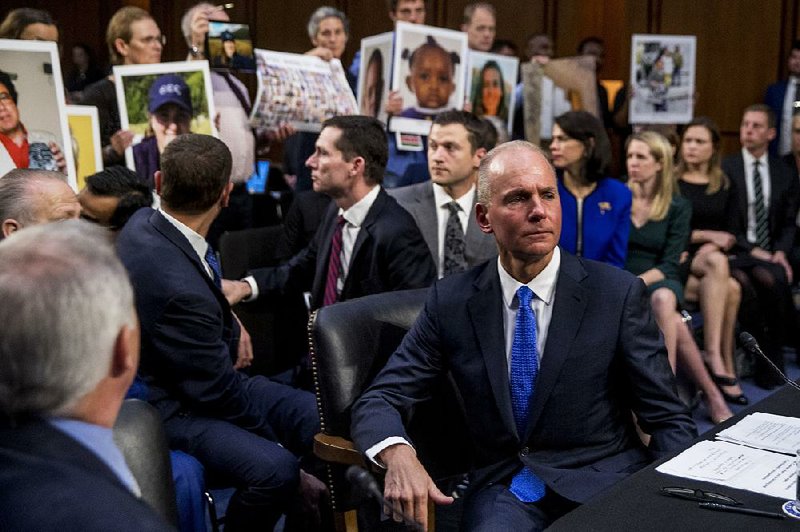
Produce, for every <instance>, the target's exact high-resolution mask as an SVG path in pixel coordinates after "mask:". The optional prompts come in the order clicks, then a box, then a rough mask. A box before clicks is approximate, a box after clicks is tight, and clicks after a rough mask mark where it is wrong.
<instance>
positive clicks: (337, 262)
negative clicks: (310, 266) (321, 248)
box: [322, 215, 345, 307]
mask: <svg viewBox="0 0 800 532" xmlns="http://www.w3.org/2000/svg"><path fill="white" fill-rule="evenodd" d="M344 223H345V219H344V216H341V215H340V216H339V217H338V218H337V219H336V228H335V229H334V230H333V238H331V254H330V256H329V258H328V277H327V278H326V279H325V297H324V298H323V300H322V306H323V307H325V306H328V305H332V304H334V303H336V301H337V300H338V299H339V290H338V286H337V285H338V283H339V276H340V275H341V273H342V228H343V227H344Z"/></svg>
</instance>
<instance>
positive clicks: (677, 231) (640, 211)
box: [625, 131, 733, 431]
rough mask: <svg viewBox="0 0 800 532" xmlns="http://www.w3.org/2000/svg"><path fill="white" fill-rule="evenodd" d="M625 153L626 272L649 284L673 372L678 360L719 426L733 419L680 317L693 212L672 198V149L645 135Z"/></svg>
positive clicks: (649, 133) (637, 136) (638, 136)
mask: <svg viewBox="0 0 800 532" xmlns="http://www.w3.org/2000/svg"><path fill="white" fill-rule="evenodd" d="M627 153H628V157H627V167H628V186H629V187H630V189H631V191H632V193H633V203H632V206H631V219H630V224H631V228H630V236H629V239H628V257H627V260H626V262H625V269H626V270H628V271H629V272H631V273H633V274H635V275H638V276H639V277H640V278H641V279H642V281H644V283H645V284H646V285H647V294H648V296H649V298H650V304H651V306H652V307H653V314H654V315H655V318H656V322H657V323H658V326H659V328H660V329H661V332H662V333H663V334H664V342H665V343H666V346H667V355H668V356H669V361H670V365H671V366H672V369H673V371H675V368H676V364H677V360H678V358H679V357H680V367H681V369H683V370H684V371H685V372H686V373H687V374H688V376H689V378H691V379H692V380H693V381H694V382H695V384H696V385H697V386H698V387H699V388H700V389H701V390H702V391H703V394H704V399H705V401H706V405H707V407H708V413H709V416H710V417H711V420H712V421H713V422H714V423H720V422H722V421H724V420H726V419H728V418H729V417H731V416H732V415H733V414H732V413H731V411H730V409H729V408H728V406H727V405H726V404H725V399H724V398H723V397H722V394H721V393H720V391H719V389H718V388H717V387H716V386H715V385H714V382H713V381H712V380H711V377H710V376H709V374H708V371H707V370H706V368H705V366H704V365H703V360H702V358H701V356H700V351H699V350H698V349H697V345H696V344H695V342H694V338H693V337H692V335H691V331H690V330H689V328H688V327H687V326H686V324H685V323H684V322H683V319H682V316H681V314H680V313H679V312H678V308H679V305H680V304H682V303H683V281H682V280H681V278H680V273H679V262H680V256H681V254H682V253H683V252H684V251H685V250H686V246H687V244H688V242H689V233H690V230H689V219H690V218H691V215H692V207H691V204H690V203H689V202H688V201H687V200H685V199H683V198H681V197H680V196H678V195H676V194H675V193H674V192H675V179H674V178H673V177H672V153H673V152H672V148H671V146H670V144H669V142H668V141H667V139H665V138H664V137H663V136H662V135H659V134H658V133H655V132H653V131H645V132H643V133H637V134H635V135H633V136H632V137H631V138H630V139H629V141H628V147H627ZM642 428H644V427H642ZM645 431H646V429H645Z"/></svg>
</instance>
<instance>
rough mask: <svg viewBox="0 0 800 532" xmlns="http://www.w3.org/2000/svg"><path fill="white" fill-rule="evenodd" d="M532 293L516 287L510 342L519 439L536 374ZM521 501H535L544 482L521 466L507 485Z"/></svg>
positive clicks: (525, 421)
mask: <svg viewBox="0 0 800 532" xmlns="http://www.w3.org/2000/svg"><path fill="white" fill-rule="evenodd" d="M532 298H533V292H532V291H531V289H530V288H528V287H527V286H524V285H523V286H520V287H519V290H517V299H518V300H519V310H517V320H516V324H515V327H514V341H513V343H512V344H511V408H512V410H513V411H514V421H515V422H516V424H517V433H518V434H519V438H520V440H522V438H524V437H525V431H526V428H527V426H528V415H529V414H530V405H531V400H532V398H533V390H534V387H535V385H536V376H537V375H538V374H539V357H538V354H537V350H536V316H535V315H534V313H533V309H532V308H531V299H532ZM508 489H509V490H510V491H511V493H513V494H514V495H515V496H516V497H517V498H518V499H519V500H520V501H522V502H535V501H538V500H539V499H541V498H542V497H544V489H545V486H544V483H543V482H542V481H541V479H540V478H539V477H537V476H536V475H535V474H534V473H533V471H531V470H530V469H528V468H527V467H525V466H523V467H522V469H521V470H520V471H519V473H517V474H516V475H514V478H512V479H511V486H509V488H508Z"/></svg>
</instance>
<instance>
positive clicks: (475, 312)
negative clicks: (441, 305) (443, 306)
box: [467, 262, 517, 434]
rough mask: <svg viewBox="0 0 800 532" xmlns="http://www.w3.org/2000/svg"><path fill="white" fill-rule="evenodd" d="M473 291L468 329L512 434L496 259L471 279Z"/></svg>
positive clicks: (501, 294)
mask: <svg viewBox="0 0 800 532" xmlns="http://www.w3.org/2000/svg"><path fill="white" fill-rule="evenodd" d="M474 286H475V289H476V291H475V294H474V295H473V296H472V297H471V298H470V299H469V302H468V303H467V310H468V312H469V317H470V320H471V321H472V329H473V332H474V334H475V337H476V338H477V340H478V346H479V348H480V351H481V355H482V356H483V361H484V364H485V365H486V373H487V375H488V376H489V383H490V385H491V387H492V393H493V394H494V399H495V402H496V403H497V407H498V410H499V411H500V415H501V417H502V419H503V423H504V424H505V425H506V428H508V430H509V431H511V433H512V434H516V433H517V429H516V425H515V423H514V413H513V412H512V410H511V389H510V388H509V382H508V363H507V362H506V342H505V329H504V327H503V292H502V289H501V287H500V278H499V277H498V274H497V262H492V263H489V264H488V265H487V266H486V267H485V268H484V270H483V272H482V273H481V275H480V276H479V277H478V279H477V280H476V281H475V284H474Z"/></svg>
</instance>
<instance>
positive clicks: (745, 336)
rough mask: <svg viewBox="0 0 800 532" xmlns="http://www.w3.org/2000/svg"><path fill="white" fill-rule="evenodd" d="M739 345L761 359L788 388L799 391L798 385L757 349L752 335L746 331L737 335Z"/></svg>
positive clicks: (757, 346)
mask: <svg viewBox="0 0 800 532" xmlns="http://www.w3.org/2000/svg"><path fill="white" fill-rule="evenodd" d="M739 343H740V344H741V346H742V347H744V348H745V349H747V350H748V351H750V352H751V353H755V354H757V355H758V356H759V357H761V358H762V360H765V361H766V362H767V364H769V365H770V366H772V369H774V370H775V372H776V373H777V374H778V375H780V376H781V379H783V382H785V383H786V384H788V385H789V386H791V387H792V388H794V389H795V390H800V385H798V384H797V383H796V382H794V381H793V380H791V379H790V378H789V377H787V376H786V375H784V373H783V372H782V371H781V370H780V369H778V366H776V365H775V363H774V362H772V360H770V359H769V357H768V356H767V355H765V354H764V352H763V351H762V350H761V347H759V345H758V342H757V341H756V339H755V338H753V335H752V334H750V333H749V332H747V331H742V332H740V333H739Z"/></svg>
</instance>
